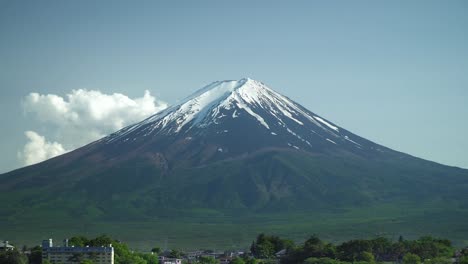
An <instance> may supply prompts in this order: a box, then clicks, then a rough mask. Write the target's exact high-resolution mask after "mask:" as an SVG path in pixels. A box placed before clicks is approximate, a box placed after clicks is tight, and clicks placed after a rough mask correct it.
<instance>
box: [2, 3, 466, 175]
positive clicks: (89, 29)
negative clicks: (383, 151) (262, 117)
mask: <svg viewBox="0 0 468 264" xmlns="http://www.w3.org/2000/svg"><path fill="white" fill-rule="evenodd" d="M466 14H468V3H467V2H466V1H16V0H15V1H9V0H3V1H0V38H1V41H0V113H1V114H0V122H1V123H2V124H3V125H2V137H1V138H0V140H1V146H2V148H1V150H0V172H6V171H8V170H11V169H14V168H18V167H20V166H22V165H23V163H22V161H21V160H20V159H19V158H18V155H17V153H18V152H20V151H22V149H23V147H24V145H25V144H26V143H27V140H28V139H27V138H26V137H25V135H24V132H25V131H29V130H32V131H36V132H37V133H38V134H40V135H42V136H43V137H45V139H46V140H48V141H51V142H59V143H62V144H64V146H65V148H68V149H69V148H71V147H72V146H67V145H66V144H65V143H63V142H62V141H64V140H68V141H73V140H74V139H73V138H72V139H70V138H66V136H67V135H70V134H66V133H61V131H60V130H63V129H69V128H67V127H65V125H62V126H61V125H57V122H56V123H55V125H50V122H49V123H48V122H45V121H44V120H40V119H39V118H37V117H36V116H35V115H34V114H32V113H25V112H26V111H25V107H24V100H25V98H27V96H28V95H29V94H30V93H32V92H36V93H39V94H43V95H45V94H54V95H57V96H61V97H65V96H66V95H67V94H69V93H71V92H72V90H76V89H90V90H96V91H100V92H101V93H102V94H108V95H110V94H112V93H122V94H124V95H126V96H128V97H129V98H132V99H134V98H140V97H142V96H143V94H144V92H145V90H148V91H149V92H150V93H151V95H152V96H154V97H155V98H156V99H155V100H157V101H158V100H163V101H164V102H167V103H169V104H171V103H175V102H176V101H177V100H178V99H181V98H183V97H185V96H187V95H188V94H189V93H190V92H192V91H194V90H196V89H198V88H200V87H202V86H204V85H206V84H208V83H210V82H212V81H215V80H225V79H240V78H242V77H250V78H253V79H257V80H260V81H263V82H265V83H266V84H267V85H269V86H270V87H271V88H273V89H275V90H277V91H279V92H281V93H283V94H285V95H287V96H288V97H290V98H292V99H293V100H295V101H297V102H299V103H301V104H302V105H304V106H305V107H307V108H308V109H310V110H311V111H313V112H315V113H317V114H320V115H322V116H324V117H325V118H327V119H329V120H331V121H333V122H335V123H337V124H339V125H340V126H342V127H344V128H346V129H348V130H350V131H352V132H354V133H356V134H358V135H360V136H363V137H365V138H368V139H370V140H373V141H375V142H377V143H380V144H382V145H385V146H387V147H390V148H394V149H396V150H399V151H403V152H406V153H409V154H412V155H415V156H418V157H422V158H426V159H429V160H433V161H437V162H440V163H444V164H448V165H455V166H461V167H465V168H468V139H467V136H466V135H468V121H467V119H468V118H467V117H468V16H467V15H466ZM22 102H23V103H22ZM36 107H38V106H36ZM34 109H37V108H33V109H32V110H34ZM82 125H83V126H84V125H88V124H82ZM106 132H107V130H106ZM83 140H84V139H83ZM74 147H76V146H74Z"/></svg>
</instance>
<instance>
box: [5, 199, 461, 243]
mask: <svg viewBox="0 0 468 264" xmlns="http://www.w3.org/2000/svg"><path fill="white" fill-rule="evenodd" d="M428 208H429V207H428V205H426V206H424V210H417V209H415V207H414V206H413V205H411V206H410V205H408V206H405V205H403V204H401V205H399V206H394V205H381V206H378V207H372V208H363V209H359V208H356V209H353V210H347V211H337V212H331V213H320V214H316V213H314V212H307V213H306V212H303V213H297V212H295V213H290V214H285V213H282V214H281V215H276V214H249V215H242V216H232V215H228V214H222V213H219V212H216V211H212V210H203V209H199V210H194V211H192V212H190V214H187V215H186V216H183V215H179V216H177V217H176V216H170V215H167V216H165V217H159V218H154V219H151V220H145V221H107V222H102V221H93V220H85V221H76V220H73V219H70V218H68V219H66V220H63V219H64V218H63V216H60V217H58V218H57V219H61V220H60V221H55V220H54V219H55V217H54V216H49V217H47V218H44V219H39V218H37V219H16V220H15V221H11V219H10V220H7V221H5V220H4V219H3V220H1V221H0V224H1V226H2V228H1V231H0V234H1V235H2V237H1V239H8V240H9V241H11V242H12V243H15V244H16V245H23V244H26V245H30V246H31V245H36V244H39V243H40V241H41V240H42V239H47V238H53V239H55V241H56V243H59V242H60V241H61V240H62V239H64V238H66V237H71V236H73V235H78V234H79V235H86V236H90V237H91V236H95V235H99V234H103V233H105V234H108V235H111V236H112V237H115V238H116V239H119V240H122V241H125V242H127V243H129V244H130V246H131V247H133V248H135V249H139V250H149V249H150V248H152V247H154V246H159V247H163V248H164V247H167V248H180V249H196V248H203V249H216V250H218V249H219V250H221V249H242V248H248V247H249V245H250V243H251V242H252V240H253V239H254V238H255V237H256V235H257V234H259V233H262V232H264V233H269V234H276V235H280V236H283V237H287V238H291V239H293V240H295V241H298V242H300V241H303V240H304V239H306V238H307V237H308V236H309V235H311V234H318V235H319V236H320V237H321V238H323V239H324V240H327V241H330V242H340V241H343V240H348V239H352V238H369V237H375V236H385V237H388V238H390V239H397V238H398V236H399V235H403V236H404V237H405V238H408V239H410V238H411V239H412V238H417V237H419V236H421V235H433V236H438V237H444V238H449V239H451V240H452V241H453V242H454V243H455V244H456V245H457V246H467V245H468V223H467V221H466V219H468V211H466V210H459V211H456V210H455V211H454V210H447V209H440V207H434V208H432V209H428Z"/></svg>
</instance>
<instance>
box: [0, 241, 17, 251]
mask: <svg viewBox="0 0 468 264" xmlns="http://www.w3.org/2000/svg"><path fill="white" fill-rule="evenodd" d="M13 249H15V247H14V246H12V245H10V243H8V241H6V240H5V241H3V242H0V251H10V250H13Z"/></svg>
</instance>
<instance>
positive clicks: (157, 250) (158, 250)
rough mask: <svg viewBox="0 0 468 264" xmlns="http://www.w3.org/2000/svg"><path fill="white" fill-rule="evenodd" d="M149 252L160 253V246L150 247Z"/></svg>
mask: <svg viewBox="0 0 468 264" xmlns="http://www.w3.org/2000/svg"><path fill="white" fill-rule="evenodd" d="M151 252H153V253H155V254H158V255H159V254H161V248H160V247H154V248H152V249H151Z"/></svg>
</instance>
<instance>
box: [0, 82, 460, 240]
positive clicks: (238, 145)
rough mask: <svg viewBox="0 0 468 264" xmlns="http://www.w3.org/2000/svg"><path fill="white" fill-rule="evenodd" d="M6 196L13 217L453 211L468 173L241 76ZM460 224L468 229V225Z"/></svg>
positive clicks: (8, 189)
mask: <svg viewBox="0 0 468 264" xmlns="http://www.w3.org/2000/svg"><path fill="white" fill-rule="evenodd" d="M0 193H1V194H0V199H2V200H4V201H5V200H8V203H4V204H3V205H1V206H0V216H3V219H4V220H3V221H5V223H7V224H8V223H10V224H11V223H14V224H18V223H22V222H23V221H25V222H26V223H27V222H28V220H27V219H30V221H31V222H35V221H42V220H43V219H48V218H50V217H51V216H52V217H53V218H54V219H55V220H56V221H60V220H64V221H65V219H75V220H78V221H91V220H92V221H103V222H106V221H111V220H112V221H115V220H117V221H121V222H128V221H150V220H151V219H153V220H154V219H158V218H160V217H163V216H167V215H171V216H174V217H175V216H177V215H184V216H191V215H198V213H197V212H200V210H201V211H202V212H205V211H206V210H209V211H210V212H219V213H220V214H221V215H223V217H226V215H229V216H230V218H229V217H228V218H229V219H231V218H232V219H235V218H236V217H237V216H242V215H248V214H271V213H275V214H276V215H282V214H283V215H284V214H289V213H292V212H310V213H309V215H311V216H312V215H315V214H317V215H319V214H327V213H333V212H335V213H336V212H340V211H343V212H344V211H353V210H360V209H362V208H375V207H379V206H384V205H385V206H388V205H391V206H393V207H399V206H402V207H405V208H408V210H413V209H417V211H418V212H419V211H420V209H421V208H422V209H423V210H422V211H423V212H425V213H428V212H432V211H434V210H436V211H437V210H439V211H440V210H445V211H447V212H448V214H447V215H451V213H454V212H465V211H466V210H468V171H467V170H463V169H459V168H454V167H448V166H444V165H440V164H437V163H434V162H430V161H425V160H422V159H419V158H416V157H412V156H410V155H407V154H404V153H401V152H397V151H394V150H391V149H389V148H386V147H384V146H381V145H378V144H376V143H373V142H371V141H369V140H366V139H364V138H361V137H359V136H357V135H354V134H353V133H351V132H349V131H347V130H346V129H344V128H341V127H339V126H338V125H336V124H334V123H333V122H331V121H328V120H326V119H325V118H323V117H320V116H319V115H317V114H314V113H312V112H310V111H309V110H307V109H305V108H304V107H302V106H301V105H299V104H297V103H295V102H294V101H292V100H291V99H289V98H287V97H285V96H283V95H281V94H279V93H277V92H275V91H274V90H272V89H270V88H268V87H267V86H266V85H264V84H263V83H261V82H258V81H255V80H251V79H242V80H239V81H222V82H214V83H212V84H210V85H208V86H206V87H204V88H202V89H201V90H199V91H197V92H195V93H194V94H193V95H192V96H189V97H187V98H186V99H185V100H183V101H182V102H181V103H180V104H177V105H174V106H172V107H170V108H168V109H166V110H164V111H162V112H160V113H157V114H155V115H153V116H151V117H149V118H147V119H146V120H143V121H142V122H139V123H137V124H134V125H131V126H129V127H126V128H124V129H122V130H119V131H117V132H115V133H113V134H111V135H109V136H107V137H105V138H103V139H101V140H99V141H96V142H93V143H91V144H89V145H87V146H84V147H82V148H80V149H77V150H75V151H72V152H70V153H67V154H64V155H62V156H59V157H56V158H53V159H50V160H47V161H45V162H42V163H39V164H36V165H33V166H29V167H25V168H22V169H18V170H15V171H12V172H9V173H6V174H3V175H0ZM418 207H420V208H418ZM398 214H400V215H398ZM389 215H391V213H390V212H389V214H388V215H387V216H386V217H388V216H389ZM399 216H401V212H398V213H397V215H393V217H399ZM31 219H32V220H31ZM178 219H179V218H177V217H175V218H174V222H175V223H177V221H178ZM227 221H231V220H227ZM427 221H431V220H430V219H427ZM0 222H1V221H0ZM408 224H409V225H413V224H414V223H408ZM284 225H288V223H285V224H284ZM339 228H341V227H340V226H337V229H339ZM456 228H458V229H459V230H465V231H461V232H463V234H466V235H468V224H467V223H464V224H459V225H458V226H456ZM428 231H430V230H428Z"/></svg>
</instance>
